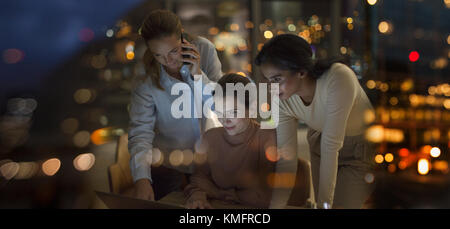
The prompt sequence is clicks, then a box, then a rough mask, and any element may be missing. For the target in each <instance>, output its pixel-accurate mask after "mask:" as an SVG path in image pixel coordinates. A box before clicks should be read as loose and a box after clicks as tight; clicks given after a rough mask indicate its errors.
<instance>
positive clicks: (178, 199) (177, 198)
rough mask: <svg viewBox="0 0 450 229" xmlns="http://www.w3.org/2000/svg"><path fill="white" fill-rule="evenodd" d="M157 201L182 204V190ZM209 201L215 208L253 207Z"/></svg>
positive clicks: (183, 198)
mask: <svg viewBox="0 0 450 229" xmlns="http://www.w3.org/2000/svg"><path fill="white" fill-rule="evenodd" d="M159 202H162V203H167V204H175V205H184V203H185V196H184V194H183V192H171V193H169V194H168V195H167V196H165V197H163V198H162V199H160V200H159ZM209 203H210V204H211V206H212V207H213V208H215V209H254V207H250V206H245V205H240V204H232V203H228V202H225V201H221V200H210V201H209Z"/></svg>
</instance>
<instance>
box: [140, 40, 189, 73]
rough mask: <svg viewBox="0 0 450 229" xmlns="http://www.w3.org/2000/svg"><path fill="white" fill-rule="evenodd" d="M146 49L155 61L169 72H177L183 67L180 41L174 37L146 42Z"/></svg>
mask: <svg viewBox="0 0 450 229" xmlns="http://www.w3.org/2000/svg"><path fill="white" fill-rule="evenodd" d="M147 44H148V47H149V49H150V52H151V53H152V54H153V56H154V57H155V59H156V60H157V61H158V62H159V63H161V64H162V65H164V66H165V67H166V68H169V69H170V70H174V71H176V70H178V69H180V68H181V66H182V65H183V61H182V55H181V39H180V37H178V36H176V35H175V34H174V35H171V36H166V37H163V38H160V39H154V40H149V41H148V43H147Z"/></svg>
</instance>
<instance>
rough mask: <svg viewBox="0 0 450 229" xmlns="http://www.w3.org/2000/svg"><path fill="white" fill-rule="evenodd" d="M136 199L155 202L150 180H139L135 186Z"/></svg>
mask: <svg viewBox="0 0 450 229" xmlns="http://www.w3.org/2000/svg"><path fill="white" fill-rule="evenodd" d="M134 197H135V198H137V199H143V200H155V193H154V192H153V187H152V185H151V184H150V181H149V180H148V179H145V178H144V179H139V180H137V181H136V183H135V184H134Z"/></svg>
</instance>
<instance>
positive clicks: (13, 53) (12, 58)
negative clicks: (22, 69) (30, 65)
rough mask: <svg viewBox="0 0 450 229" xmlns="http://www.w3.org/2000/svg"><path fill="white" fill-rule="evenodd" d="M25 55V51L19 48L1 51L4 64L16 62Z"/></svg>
mask: <svg viewBox="0 0 450 229" xmlns="http://www.w3.org/2000/svg"><path fill="white" fill-rule="evenodd" d="M24 57H25V53H24V52H23V51H22V50H19V49H6V50H5V51H3V61H4V62H5V63H6V64H17V63H19V62H20V61H22V60H23V59H24Z"/></svg>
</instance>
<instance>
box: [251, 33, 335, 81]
mask: <svg viewBox="0 0 450 229" xmlns="http://www.w3.org/2000/svg"><path fill="white" fill-rule="evenodd" d="M312 56H313V52H312V49H311V46H310V45H309V44H308V42H306V41H305V40H304V39H303V38H301V37H299V36H297V35H294V34H281V35H278V36H275V37H273V38H272V39H270V40H269V41H268V42H267V43H265V44H264V46H263V47H262V49H261V51H260V52H259V53H258V55H257V56H256V59H255V64H256V65H258V66H260V65H262V64H265V63H270V64H272V65H274V66H275V67H277V68H280V69H282V70H289V71H292V72H300V71H304V70H306V71H307V72H308V75H309V76H311V77H313V78H315V79H317V78H319V77H320V76H321V75H322V74H323V73H324V72H326V71H327V70H328V69H329V68H330V67H331V65H332V64H334V63H337V62H340V63H344V60H343V59H342V58H341V57H334V58H330V59H327V60H319V61H314V60H313V59H312Z"/></svg>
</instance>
